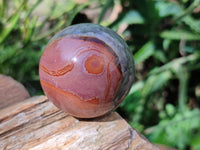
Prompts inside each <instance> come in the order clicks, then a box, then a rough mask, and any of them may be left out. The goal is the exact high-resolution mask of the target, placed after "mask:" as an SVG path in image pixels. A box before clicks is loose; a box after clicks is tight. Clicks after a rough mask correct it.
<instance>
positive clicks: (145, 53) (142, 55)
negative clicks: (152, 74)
mask: <svg viewBox="0 0 200 150" xmlns="http://www.w3.org/2000/svg"><path fill="white" fill-rule="evenodd" d="M153 53H154V43H153V42H152V41H149V42H148V43H146V44H145V45H143V46H142V48H140V49H139V50H138V51H137V52H136V53H135V55H134V60H135V64H136V65H137V64H139V63H140V62H143V61H145V60H146V59H147V58H149V57H150V56H152V55H153Z"/></svg>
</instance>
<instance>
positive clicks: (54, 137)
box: [0, 91, 158, 150]
mask: <svg viewBox="0 0 200 150" xmlns="http://www.w3.org/2000/svg"><path fill="white" fill-rule="evenodd" d="M0 92H1V91H0ZM19 95H20V94H19ZM5 99H6V98H5ZM5 99H4V101H5ZM9 99H10V98H9ZM58 149H59V150H60V149H63V150H125V149H127V150H157V149H158V148H157V147H156V146H154V145H153V144H151V143H150V142H149V141H148V140H147V139H146V138H144V137H143V136H142V135H141V134H140V133H139V132H137V131H136V130H135V129H133V128H131V127H130V126H129V125H128V123H127V122H126V121H125V120H124V119H123V118H121V117H120V116H119V115H118V114H117V113H116V112H113V113H110V114H108V115H106V116H103V117H100V118H95V119H89V120H88V119H87V120H86V119H78V118H74V117H72V116H70V115H69V114H67V113H65V112H63V111H61V110H59V109H58V108H56V107H55V106H54V105H53V104H52V103H51V102H49V100H48V99H47V97H45V96H35V97H31V98H29V99H26V100H18V102H17V103H14V104H13V105H9V106H7V105H6V107H5V105H4V108H2V109H0V150H58Z"/></svg>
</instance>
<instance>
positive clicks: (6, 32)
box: [0, 14, 19, 43]
mask: <svg viewBox="0 0 200 150" xmlns="http://www.w3.org/2000/svg"><path fill="white" fill-rule="evenodd" d="M18 20H19V14H15V15H13V16H12V18H11V19H10V20H8V22H7V23H6V25H5V26H4V27H3V30H1V32H0V43H2V42H3V41H4V40H5V39H6V37H7V36H8V35H9V33H10V32H11V31H12V30H13V29H14V28H15V26H16V24H17V22H18Z"/></svg>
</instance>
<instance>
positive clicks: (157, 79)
mask: <svg viewBox="0 0 200 150" xmlns="http://www.w3.org/2000/svg"><path fill="white" fill-rule="evenodd" d="M171 78H172V74H171V72H170V71H165V72H161V73H160V74H158V75H151V76H149V77H148V79H147V80H146V82H145V83H144V87H143V88H142V95H143V96H144V97H146V96H148V95H150V94H151V93H153V92H155V91H157V90H160V89H162V88H163V87H164V85H165V84H166V83H167V82H168V81H169V80H170V79H171Z"/></svg>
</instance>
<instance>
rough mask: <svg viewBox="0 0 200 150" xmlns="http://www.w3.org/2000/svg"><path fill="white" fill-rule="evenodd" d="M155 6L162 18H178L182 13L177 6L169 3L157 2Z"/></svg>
mask: <svg viewBox="0 0 200 150" xmlns="http://www.w3.org/2000/svg"><path fill="white" fill-rule="evenodd" d="M155 6H156V8H157V10H158V13H159V16H160V17H167V16H169V15H173V16H178V15H180V14H181V13H182V9H181V8H180V7H179V6H178V5H177V4H175V3H172V2H169V1H156V4H155Z"/></svg>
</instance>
